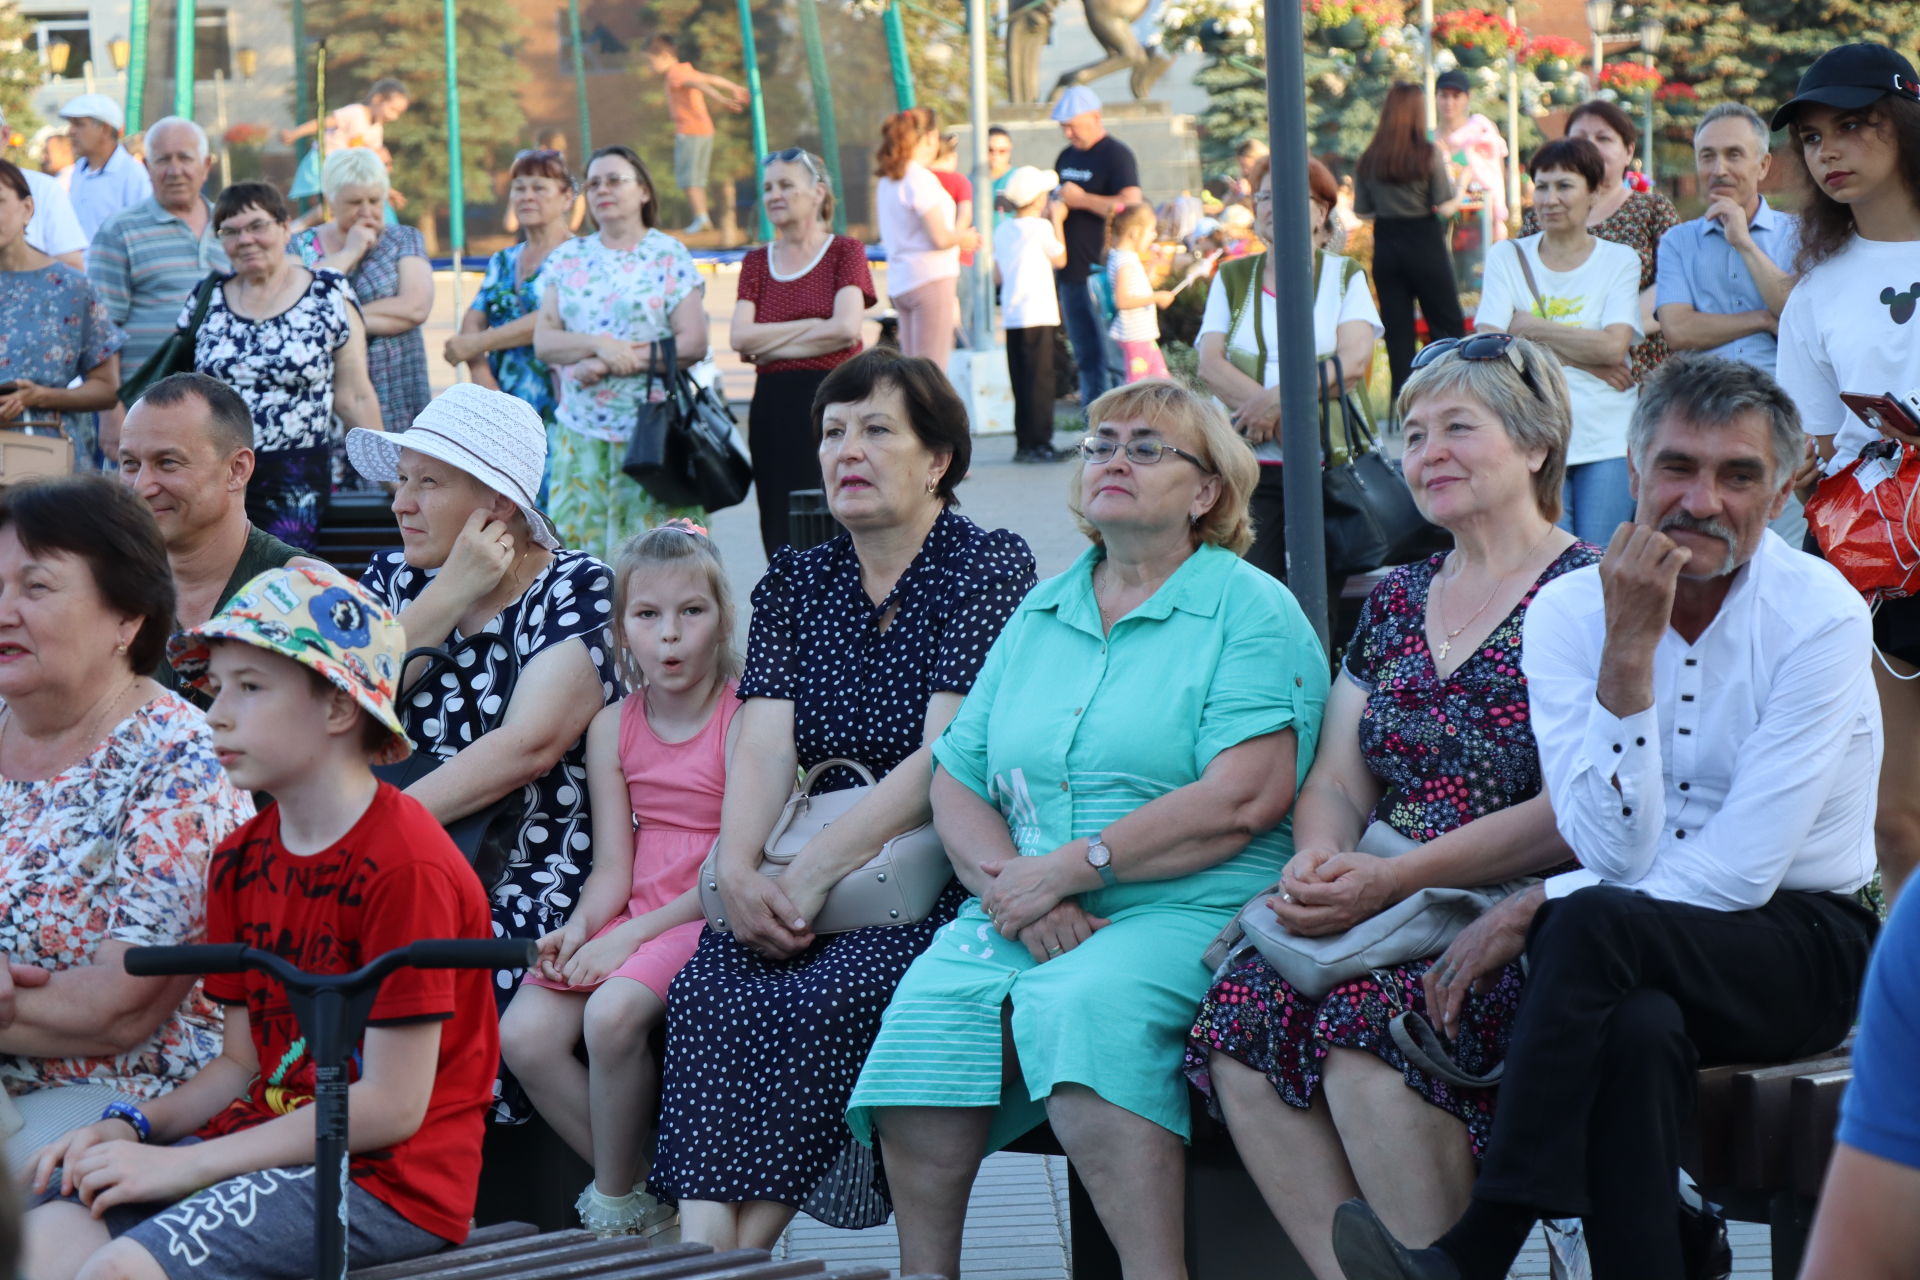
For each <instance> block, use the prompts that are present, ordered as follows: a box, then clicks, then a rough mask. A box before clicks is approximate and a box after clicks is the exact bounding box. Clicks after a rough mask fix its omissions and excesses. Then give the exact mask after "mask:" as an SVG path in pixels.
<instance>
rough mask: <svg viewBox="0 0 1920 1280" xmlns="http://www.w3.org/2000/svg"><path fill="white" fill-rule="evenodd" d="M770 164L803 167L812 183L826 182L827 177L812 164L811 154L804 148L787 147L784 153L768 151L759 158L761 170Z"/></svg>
mask: <svg viewBox="0 0 1920 1280" xmlns="http://www.w3.org/2000/svg"><path fill="white" fill-rule="evenodd" d="M770 164H800V165H805V166H806V167H807V172H808V173H810V174H812V175H813V178H814V181H816V182H825V181H826V180H827V175H825V174H824V173H821V172H820V169H819V166H817V165H815V164H814V162H813V156H812V154H811V153H810V152H808V150H807V149H806V148H805V147H788V148H787V149H786V150H785V151H769V152H767V154H765V155H764V156H761V157H760V167H761V168H762V169H764V168H766V167H767V166H768V165H770Z"/></svg>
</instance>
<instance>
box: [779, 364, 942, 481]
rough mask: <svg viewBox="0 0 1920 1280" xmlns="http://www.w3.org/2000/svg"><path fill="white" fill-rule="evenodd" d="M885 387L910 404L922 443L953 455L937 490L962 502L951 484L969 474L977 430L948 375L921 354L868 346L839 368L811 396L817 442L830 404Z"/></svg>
mask: <svg viewBox="0 0 1920 1280" xmlns="http://www.w3.org/2000/svg"><path fill="white" fill-rule="evenodd" d="M882 387H891V388H893V389H894V390H895V391H898V392H899V393H900V397H901V399H903V400H905V401H906V402H907V425H908V426H909V427H912V428H913V434H914V435H916V436H918V437H919V438H920V443H921V444H923V445H925V446H927V448H928V449H930V450H932V451H933V452H934V453H943V454H946V455H947V456H948V457H949V458H950V459H951V461H950V462H948V463H947V470H946V474H945V475H943V476H941V477H940V484H939V487H938V488H937V489H935V492H936V493H938V494H939V495H940V500H941V501H942V502H944V503H946V504H947V505H948V506H950V507H957V506H959V505H960V500H959V499H958V498H956V497H954V494H953V487H954V486H955V485H957V484H959V483H960V481H961V480H963V479H965V478H966V474H967V466H968V464H970V463H971V462H972V461H973V429H972V426H971V424H970V422H969V420H968V418H967V406H966V403H965V402H964V401H962V400H961V399H960V396H959V393H958V392H956V391H954V389H953V384H952V383H951V382H948V381H947V375H946V374H944V373H942V372H940V366H939V365H937V364H935V363H934V362H933V361H931V360H928V359H926V358H925V357H923V356H908V355H902V354H900V349H899V348H898V347H868V348H867V349H866V350H865V351H862V352H861V353H860V354H859V355H857V356H855V357H854V358H853V359H851V360H848V361H846V362H845V363H843V364H840V365H838V366H836V367H835V369H834V371H833V372H832V373H830V374H828V375H827V376H826V378H825V379H824V380H823V381H822V382H821V383H820V389H819V390H818V391H816V392H814V394H813V440H814V443H815V444H818V443H819V442H820V435H821V432H822V430H823V429H824V424H825V422H826V414H827V406H828V405H833V404H853V403H855V402H857V401H860V400H865V399H866V398H867V397H869V396H871V395H872V394H873V393H874V392H876V391H878V390H880V389H881V388H882Z"/></svg>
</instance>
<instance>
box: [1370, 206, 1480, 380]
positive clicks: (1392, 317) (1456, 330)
mask: <svg viewBox="0 0 1920 1280" xmlns="http://www.w3.org/2000/svg"><path fill="white" fill-rule="evenodd" d="M1373 286H1374V288H1375V289H1376V290H1378V291H1379V294H1380V324H1381V325H1382V327H1384V328H1385V329H1386V339H1387V367H1388V368H1389V369H1390V370H1392V373H1393V394H1394V396H1395V398H1396V399H1397V398H1398V397H1399V395H1400V387H1401V384H1403V383H1404V382H1406V380H1407V372H1408V370H1410V369H1411V368H1412V367H1413V349H1414V327H1413V304H1414V303H1415V302H1418V303H1419V304H1420V314H1421V315H1423V316H1425V317H1426V320H1427V335H1428V337H1429V338H1458V337H1460V336H1462V335H1463V334H1465V333H1466V331H1467V322H1466V319H1465V317H1464V316H1462V315H1461V314H1460V294H1459V292H1458V290H1457V288H1456V287H1455V285H1454V282H1453V256H1452V255H1451V254H1450V253H1448V251H1447V235H1446V228H1445V227H1444V226H1443V225H1442V224H1441V222H1440V219H1438V218H1432V217H1428V218H1378V219H1375V221H1374V224H1373Z"/></svg>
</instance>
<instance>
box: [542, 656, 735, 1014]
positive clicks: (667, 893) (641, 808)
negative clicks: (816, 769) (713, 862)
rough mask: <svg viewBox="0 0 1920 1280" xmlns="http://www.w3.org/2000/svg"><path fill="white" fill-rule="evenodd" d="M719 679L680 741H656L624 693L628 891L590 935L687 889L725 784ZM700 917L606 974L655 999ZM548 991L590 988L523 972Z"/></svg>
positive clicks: (725, 696) (731, 705)
mask: <svg viewBox="0 0 1920 1280" xmlns="http://www.w3.org/2000/svg"><path fill="white" fill-rule="evenodd" d="M734 688H735V686H734V684H733V682H732V681H728V682H727V687H726V689H725V690H724V691H723V692H722V693H721V695H720V705H719V706H718V707H716V708H715V709H714V712H713V715H712V716H711V717H709V718H708V720H707V723H706V726H705V727H704V728H702V729H701V730H700V732H698V733H696V734H694V735H693V736H692V737H691V738H688V739H687V740H686V741H685V742H662V741H661V740H660V738H659V737H658V736H657V735H656V734H655V733H654V731H653V726H652V725H650V724H648V723H647V708H646V699H645V698H644V697H642V696H641V695H640V694H634V695H632V696H631V697H629V698H628V699H627V700H626V701H625V702H624V703H623V704H621V707H620V771H621V772H622V773H624V774H625V775H626V778H627V799H628V801H629V802H630V803H631V804H632V805H633V812H634V815H635V816H636V817H637V818H639V820H640V829H639V831H638V832H636V833H635V835H634V842H633V890H632V892H631V893H630V894H629V895H628V897H627V907H626V910H624V911H622V912H621V913H620V914H619V915H617V916H615V917H614V918H613V919H611V920H609V921H607V923H606V924H605V926H603V927H602V928H601V929H600V931H599V932H598V933H595V934H594V935H593V936H594V937H596V938H597V937H599V936H600V935H601V934H604V933H606V932H607V931H608V930H611V929H614V928H617V927H619V926H620V925H622V924H625V923H626V922H627V921H629V920H631V919H633V918H634V917H636V916H641V915H645V914H646V913H647V912H649V911H656V910H658V909H659V908H661V907H664V906H666V905H667V904H668V903H670V902H672V901H673V900H674V899H675V898H678V897H679V896H680V895H681V894H683V893H686V892H687V891H688V890H689V889H691V888H693V886H694V884H695V882H696V881H697V880H698V878H699V874H700V864H701V863H702V862H704V861H705V860H706V857H707V853H708V851H709V850H711V849H712V848H713V842H714V840H715V838H717V837H718V836H719V834H720V799H721V796H722V794H723V793H724V791H725V789H726V781H727V727H728V726H729V725H731V724H732V723H733V717H734V713H735V712H737V711H738V710H739V709H740V700H739V699H738V698H737V697H735V696H734ZM704 927H706V921H704V920H695V921H693V922H691V923H689V924H682V925H676V926H674V927H673V928H671V929H669V930H667V931H666V932H665V933H663V934H660V935H659V936H658V937H655V938H650V939H648V940H647V941H646V942H644V943H642V944H641V945H640V949H639V950H637V951H635V952H634V953H633V955H632V956H630V957H629V958H628V960H627V962H626V963H625V964H623V965H621V966H620V967H619V968H618V969H616V970H614V971H613V973H612V975H611V977H613V978H631V979H632V980H633V981H635V982H638V983H640V984H642V985H643V986H645V987H647V988H648V989H649V990H651V991H652V992H653V993H654V994H655V995H657V996H659V997H660V998H661V999H662V1000H665V999H666V998H667V985H668V984H669V983H671V982H672V981H673V978H674V975H675V974H677V973H679V972H680V969H681V967H682V966H683V965H685V964H686V963H687V961H688V959H690V958H691V957H692V955H693V949H694V947H695V946H697V945H698V944H699V942H700V930H701V929H703V928H704ZM525 980H526V981H527V982H530V983H532V984H533V985H535V986H539V987H550V988H552V989H553V990H555V991H590V990H592V988H591V987H569V986H567V985H566V984H565V983H561V982H550V981H548V980H547V979H545V978H542V977H539V976H538V975H536V974H532V973H529V974H528V975H527V976H526V979H525Z"/></svg>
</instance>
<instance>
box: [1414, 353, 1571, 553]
mask: <svg viewBox="0 0 1920 1280" xmlns="http://www.w3.org/2000/svg"><path fill="white" fill-rule="evenodd" d="M1508 350H1509V351H1511V352H1512V353H1513V354H1515V355H1517V356H1519V357H1520V362H1521V365H1522V366H1523V367H1524V369H1525V373H1524V374H1523V373H1522V372H1521V370H1520V369H1516V368H1515V367H1514V364H1513V361H1512V360H1509V359H1507V358H1505V357H1501V358H1498V359H1494V360H1464V359H1462V358H1461V357H1460V355H1459V354H1458V353H1457V352H1453V351H1448V352H1445V353H1443V354H1442V355H1441V356H1440V357H1439V358H1438V359H1436V360H1435V361H1434V362H1433V363H1432V364H1430V365H1427V366H1426V367H1425V368H1421V369H1415V370H1414V371H1413V375H1412V376H1411V377H1409V378H1408V379H1407V381H1406V385H1404V386H1402V387H1401V388H1400V399H1399V401H1398V404H1397V406H1396V407H1397V409H1398V412H1399V415H1400V418H1401V420H1402V421H1405V420H1406V417H1407V415H1408V414H1409V413H1411V412H1412V411H1413V406H1414V404H1415V403H1416V402H1418V401H1419V400H1421V399H1423V398H1424V397H1426V396H1431V395H1440V394H1443V393H1445V392H1464V393H1466V394H1467V395H1470V396H1472V397H1473V398H1474V399H1476V400H1478V401H1479V402H1480V403H1481V404H1483V405H1485V406H1487V409H1488V410H1489V411H1490V412H1492V414H1493V416H1494V417H1496V418H1498V419H1500V425H1501V426H1503V427H1505V428H1506V430H1507V436H1508V438H1510V439H1511V440H1512V441H1513V443H1514V445H1515V447H1516V448H1518V449H1520V450H1521V451H1522V452H1527V451H1530V450H1534V449H1538V450H1540V451H1541V453H1542V454H1543V457H1542V459H1541V462H1540V469H1539V470H1538V471H1536V472H1534V473H1533V504H1534V506H1535V507H1537V508H1539V511H1540V514H1541V515H1542V516H1544V517H1546V518H1547V519H1548V520H1558V519H1559V518H1560V508H1561V502H1562V500H1563V486H1564V484H1565V482H1566V478H1567V445H1568V443H1569V442H1570V441H1571V440H1572V439H1573V407H1572V402H1571V400H1570V399H1569V398H1568V395H1567V378H1566V375H1565V374H1564V373H1563V372H1561V368H1560V360H1559V358H1558V357H1557V356H1555V355H1554V354H1553V352H1552V351H1551V350H1550V349H1548V348H1547V347H1545V346H1542V345H1541V344H1539V343H1537V342H1531V341H1529V340H1528V339H1526V338H1515V339H1514V340H1513V343H1512V345H1511V346H1509V347H1508ZM1529 380H1531V383H1532V385H1528V383H1529Z"/></svg>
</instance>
